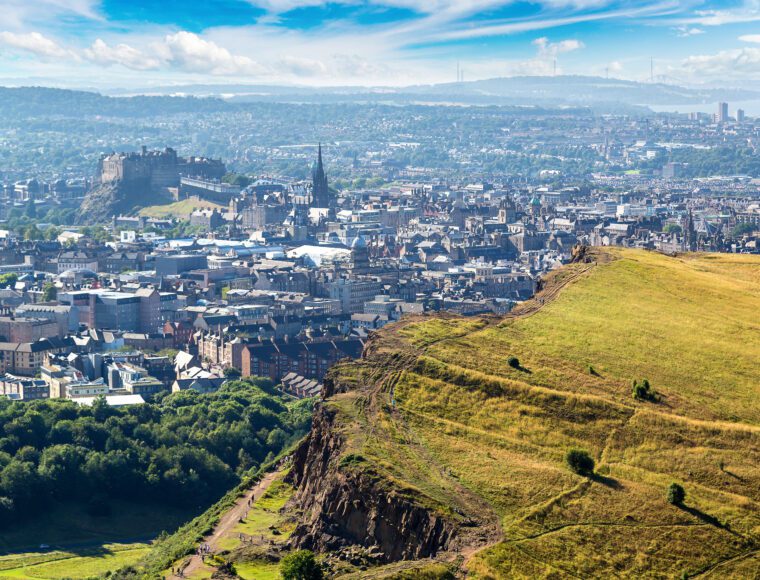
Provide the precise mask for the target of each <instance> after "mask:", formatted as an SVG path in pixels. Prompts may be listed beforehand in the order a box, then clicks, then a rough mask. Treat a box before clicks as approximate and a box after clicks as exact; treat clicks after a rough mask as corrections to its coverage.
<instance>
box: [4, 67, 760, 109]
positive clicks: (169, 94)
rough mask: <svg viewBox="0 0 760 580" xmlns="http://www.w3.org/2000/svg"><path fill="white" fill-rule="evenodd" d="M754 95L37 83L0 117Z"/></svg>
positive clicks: (15, 91) (8, 91) (586, 81)
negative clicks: (77, 87)
mask: <svg viewBox="0 0 760 580" xmlns="http://www.w3.org/2000/svg"><path fill="white" fill-rule="evenodd" d="M754 99H757V100H760V91H755V90H739V89H730V88H727V89H716V88H688V87H680V86H676V85H670V84H663V83H639V82H634V81H624V80H618V79H603V78H599V77H584V76H560V77H505V78H494V79H487V80H480V81H469V82H462V83H443V84H435V85H417V86H409V87H356V86H354V87H300V86H278V85H253V84H250V85H246V84H224V85H223V84H218V85H215V84H206V85H203V84H201V85H178V86H164V87H151V88H143V89H130V90H113V91H110V92H109V94H108V95H105V94H103V95H101V94H98V93H95V92H89V91H71V90H63V89H52V88H45V87H21V88H3V87H0V115H9V116H15V117H21V118H25V117H36V116H39V117H56V116H62V117H75V118H80V117H90V116H95V115H100V116H104V117H127V118H129V117H150V116H160V115H172V114H177V113H196V114H198V113H213V112H224V111H235V110H240V109H241V108H242V109H244V108H245V106H246V104H248V103H313V104H339V103H372V104H392V105H409V104H431V105H435V104H440V105H450V104H463V105H483V106H489V105H490V106H506V107H509V106H511V107H541V108H546V109H551V108H558V107H571V108H578V107H586V108H594V109H596V110H597V111H599V112H639V113H641V112H645V111H646V109H645V107H646V106H648V105H652V106H666V105H690V104H701V103H704V104H709V105H710V106H711V107H712V106H713V105H714V104H715V103H717V102H718V101H729V102H736V101H747V100H754Z"/></svg>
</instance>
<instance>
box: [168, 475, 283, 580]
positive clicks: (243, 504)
mask: <svg viewBox="0 0 760 580" xmlns="http://www.w3.org/2000/svg"><path fill="white" fill-rule="evenodd" d="M281 474H282V471H281V470H278V471H270V472H269V473H267V474H266V475H265V476H264V477H263V478H262V479H261V480H260V481H259V482H258V483H257V484H256V485H255V486H253V487H252V488H250V489H249V490H248V491H246V492H245V494H244V495H242V496H241V497H239V498H238V500H237V501H236V502H235V505H234V506H232V508H230V509H229V510H228V511H227V512H226V513H225V514H224V515H223V516H222V517H221V519H220V520H219V523H217V524H216V526H215V527H214V531H213V532H211V534H209V535H208V536H206V537H205V538H203V541H202V542H201V543H203V544H206V545H207V546H208V549H209V552H208V553H211V554H213V553H214V552H216V550H217V543H218V542H219V540H220V539H221V538H222V537H223V536H224V534H226V533H227V532H229V531H230V530H232V528H234V527H235V526H236V525H237V524H238V522H239V521H240V520H241V518H243V517H244V516H245V514H246V513H247V512H248V510H249V509H251V508H250V505H249V502H250V503H251V504H253V502H254V501H255V500H256V499H259V498H261V496H262V495H264V493H265V492H266V490H267V489H269V486H270V485H272V483H273V482H274V481H275V479H277V477H278V476H279V475H281ZM185 562H186V563H185V564H184V565H180V568H178V569H177V574H172V575H170V576H169V578H170V579H177V580H179V579H182V578H192V575H193V573H194V572H197V571H198V570H199V569H201V568H202V567H203V557H202V556H200V555H198V554H197V553H195V554H193V555H192V556H191V557H190V559H189V560H185ZM180 571H181V572H180ZM180 573H181V574H182V575H181V576H180V575H179V574H180Z"/></svg>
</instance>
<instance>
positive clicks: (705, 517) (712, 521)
mask: <svg viewBox="0 0 760 580" xmlns="http://www.w3.org/2000/svg"><path fill="white" fill-rule="evenodd" d="M676 507H678V508H679V509H681V510H683V511H685V512H686V513H687V514H691V515H692V516H694V517H695V518H697V519H699V520H701V521H703V522H704V523H706V524H709V525H711V526H715V527H716V528H720V529H721V530H725V531H727V532H728V533H730V534H733V535H735V536H738V535H739V534H737V533H736V532H734V531H733V530H732V529H731V527H730V526H729V525H728V524H725V523H723V522H721V521H720V520H719V519H718V518H716V517H715V516H711V515H710V514H708V513H705V512H703V511H702V510H700V509H698V508H695V507H691V506H688V505H684V504H680V505H677V506H676Z"/></svg>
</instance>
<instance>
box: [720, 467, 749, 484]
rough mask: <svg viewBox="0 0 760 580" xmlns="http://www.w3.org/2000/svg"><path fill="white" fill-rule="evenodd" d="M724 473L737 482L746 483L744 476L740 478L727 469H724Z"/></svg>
mask: <svg viewBox="0 0 760 580" xmlns="http://www.w3.org/2000/svg"><path fill="white" fill-rule="evenodd" d="M723 473H725V474H726V475H729V476H731V477H733V478H734V479H736V480H737V481H741V482H742V483H744V478H743V477H742V476H740V475H736V474H735V473H732V472H731V471H729V470H728V469H725V468H724V469H723Z"/></svg>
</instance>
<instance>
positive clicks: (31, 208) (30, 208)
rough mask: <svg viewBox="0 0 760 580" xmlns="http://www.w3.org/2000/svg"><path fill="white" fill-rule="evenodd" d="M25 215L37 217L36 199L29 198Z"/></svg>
mask: <svg viewBox="0 0 760 580" xmlns="http://www.w3.org/2000/svg"><path fill="white" fill-rule="evenodd" d="M24 215H25V216H26V217H28V218H29V219H30V220H33V219H37V206H36V205H35V203H34V199H32V198H29V201H28V202H27V204H26V209H25V210H24Z"/></svg>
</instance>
